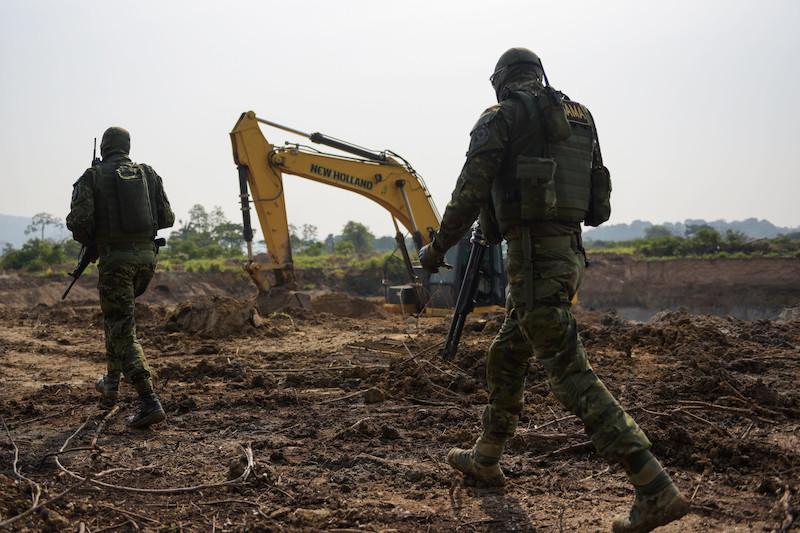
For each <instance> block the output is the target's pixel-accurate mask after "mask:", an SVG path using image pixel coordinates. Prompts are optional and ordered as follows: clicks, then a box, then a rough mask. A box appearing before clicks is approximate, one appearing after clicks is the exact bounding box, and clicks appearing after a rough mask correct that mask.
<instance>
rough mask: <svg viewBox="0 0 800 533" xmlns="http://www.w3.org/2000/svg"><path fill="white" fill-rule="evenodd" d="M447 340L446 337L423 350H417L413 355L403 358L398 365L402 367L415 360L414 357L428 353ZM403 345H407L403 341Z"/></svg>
mask: <svg viewBox="0 0 800 533" xmlns="http://www.w3.org/2000/svg"><path fill="white" fill-rule="evenodd" d="M445 342H446V339H445V340H442V341H439V342H437V343H436V344H431V345H430V346H428V347H427V348H423V349H422V350H420V351H419V352H417V353H416V354H415V355H411V356H410V357H406V358H405V359H403V360H402V361H400V362H399V363H397V366H398V367H400V366H402V365H404V364H406V363H408V362H409V361H413V360H414V359H416V358H417V357H419V356H420V355H423V354H426V353H428V352H430V351H431V350H433V349H434V348H438V347H439V346H441V345H443V344H444V343H445ZM403 345H404V346H405V343H403ZM406 350H408V347H407V346H406ZM408 352H409V353H411V350H408Z"/></svg>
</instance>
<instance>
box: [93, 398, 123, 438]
mask: <svg viewBox="0 0 800 533" xmlns="http://www.w3.org/2000/svg"><path fill="white" fill-rule="evenodd" d="M118 412H119V405H115V406H114V408H113V409H111V410H110V411H109V412H108V413H106V416H104V417H103V419H102V420H101V421H100V423H99V424H98V425H97V429H95V431H94V437H92V443H91V444H89V446H90V447H91V448H94V447H96V446H97V439H98V438H100V433H102V431H103V429H105V427H106V422H108V421H109V420H111V417H113V416H114V415H115V414H117V413H118Z"/></svg>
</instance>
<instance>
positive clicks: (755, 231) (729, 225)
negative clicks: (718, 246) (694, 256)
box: [584, 218, 800, 242]
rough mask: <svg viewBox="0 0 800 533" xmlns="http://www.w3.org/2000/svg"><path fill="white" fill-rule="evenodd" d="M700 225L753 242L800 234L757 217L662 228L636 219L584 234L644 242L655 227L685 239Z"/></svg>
mask: <svg viewBox="0 0 800 533" xmlns="http://www.w3.org/2000/svg"><path fill="white" fill-rule="evenodd" d="M699 226H708V227H710V228H714V229H715V230H717V231H718V232H719V233H720V234H722V235H724V234H725V233H726V232H727V231H728V230H731V231H735V232H740V233H743V234H745V235H746V236H748V237H750V238H751V239H764V238H766V239H771V238H773V237H778V236H779V235H787V234H790V233H796V232H800V227H797V228H789V227H781V226H776V225H775V224H773V223H772V222H770V221H768V220H759V219H757V218H748V219H745V220H734V221H731V222H728V221H727V220H712V221H705V220H702V219H696V220H692V219H689V220H685V221H683V222H665V223H663V224H658V225H656V224H653V223H652V222H647V221H644V220H634V221H633V222H631V223H630V224H604V225H602V226H600V227H599V228H592V229H589V230H587V231H586V233H585V234H584V240H586V241H606V242H608V241H631V240H634V239H643V238H645V237H646V236H647V235H646V232H647V230H648V229H649V228H652V227H658V228H666V229H667V231H669V233H670V234H671V235H675V236H676V237H685V236H686V232H687V230H688V229H689V228H690V227H699Z"/></svg>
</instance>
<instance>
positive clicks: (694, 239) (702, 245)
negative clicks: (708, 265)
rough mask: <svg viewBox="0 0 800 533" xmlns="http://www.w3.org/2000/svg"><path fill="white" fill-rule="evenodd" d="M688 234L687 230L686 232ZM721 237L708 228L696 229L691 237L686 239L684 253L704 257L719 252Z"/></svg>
mask: <svg viewBox="0 0 800 533" xmlns="http://www.w3.org/2000/svg"><path fill="white" fill-rule="evenodd" d="M687 232H688V230H687ZM721 243H722V236H721V235H720V234H719V232H718V231H717V230H715V229H714V228H712V227H709V226H700V227H696V228H694V229H693V231H692V236H691V237H689V238H688V239H686V242H685V246H686V251H687V252H688V253H690V254H696V255H705V254H714V253H717V252H719V250H720V244H721Z"/></svg>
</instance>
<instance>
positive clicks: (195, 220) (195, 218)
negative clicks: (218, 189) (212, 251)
mask: <svg viewBox="0 0 800 533" xmlns="http://www.w3.org/2000/svg"><path fill="white" fill-rule="evenodd" d="M188 226H189V227H190V228H191V229H192V230H194V231H197V232H201V233H202V232H208V231H209V230H210V229H211V220H210V218H209V215H208V211H206V208H205V207H203V206H202V205H200V204H194V205H193V206H192V207H191V208H190V209H189V223H188Z"/></svg>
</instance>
